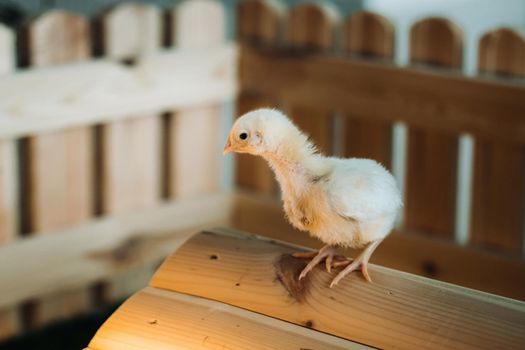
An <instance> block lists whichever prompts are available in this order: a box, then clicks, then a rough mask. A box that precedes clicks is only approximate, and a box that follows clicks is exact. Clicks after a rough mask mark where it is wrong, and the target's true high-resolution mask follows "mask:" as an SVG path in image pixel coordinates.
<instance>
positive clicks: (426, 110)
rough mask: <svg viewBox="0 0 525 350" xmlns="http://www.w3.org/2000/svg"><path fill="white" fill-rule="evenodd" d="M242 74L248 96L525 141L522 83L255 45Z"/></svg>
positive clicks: (247, 50) (243, 58)
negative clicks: (296, 52)
mask: <svg viewBox="0 0 525 350" xmlns="http://www.w3.org/2000/svg"><path fill="white" fill-rule="evenodd" d="M239 69H240V71H239V76H240V78H241V81H240V84H241V86H242V88H243V91H244V92H247V93H250V94H252V93H253V94H264V95H265V96H268V97H269V98H275V99H277V98H282V99H286V100H287V101H289V102H290V103H291V102H294V103H303V104H304V105H305V106H307V107H311V108H323V106H332V107H333V108H334V109H338V108H340V109H347V110H349V109H351V110H352V111H354V112H355V113H356V114H359V115H360V116H362V117H366V118H370V120H372V119H375V120H387V121H394V120H398V121H403V122H406V123H407V124H409V125H411V126H413V127H417V128H424V129H428V130H436V131H442V132H447V133H459V132H465V133H472V134H473V135H475V136H476V137H482V138H486V139H492V140H505V141H507V142H513V143H524V140H525V121H524V120H523V108H524V106H525V102H524V101H525V88H524V85H523V83H520V82H519V81H518V82H512V81H509V80H508V79H506V80H503V79H498V78H492V77H491V78H485V77H483V78H481V77H477V78H470V77H462V76H460V75H458V74H454V73H451V72H450V71H441V70H438V69H436V70H434V71H432V70H430V69H425V70H422V69H419V68H417V67H413V68H399V67H394V66H391V65H386V64H379V63H373V62H365V61H360V60H350V59H347V58H342V57H338V56H335V55H322V56H321V55H300V54H293V53H290V52H289V51H288V50H271V51H270V50H263V49H255V48H253V47H248V46H241V50H240V62H239ZM502 110H504V111H505V114H501V111H502Z"/></svg>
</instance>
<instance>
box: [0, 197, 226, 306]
mask: <svg viewBox="0 0 525 350" xmlns="http://www.w3.org/2000/svg"><path fill="white" fill-rule="evenodd" d="M232 201H233V199H232V196H231V195H229V194H225V193H216V194H213V195H208V196H203V197H200V198H198V199H186V200H183V201H174V202H170V203H169V204H164V205H162V206H156V207H153V208H149V209H145V210H142V211H137V212H131V213H123V214H120V215H115V216H112V217H108V218H103V219H98V220H96V221H93V222H90V223H87V224H83V225H77V226H75V227H74V228H72V229H68V230H64V231H55V232H52V233H50V234H49V235H41V236H35V237H32V238H31V239H25V240H20V241H17V242H15V243H13V244H11V245H10V246H4V247H0V309H5V308H9V307H11V306H13V305H17V304H20V303H22V302H25V301H27V300H34V299H38V298H40V297H46V296H48V295H56V293H57V292H59V291H61V290H75V289H77V288H80V287H83V286H86V285H90V284H93V283H95V282H98V281H102V280H108V279H111V278H113V277H115V276H117V275H119V274H121V273H122V272H123V271H127V270H129V269H134V268H141V267H143V266H151V264H152V263H158V262H160V261H161V260H162V259H164V258H165V257H166V256H167V255H169V254H170V253H171V252H172V251H173V250H174V249H176V248H177V247H178V246H179V245H180V244H181V243H182V242H184V241H185V240H186V238H187V237H189V236H190V235H191V234H193V233H195V232H197V231H198V230H200V229H203V228H206V227H213V226H216V225H223V226H224V225H226V224H227V222H228V220H229V217H230V215H231V208H232V207H233V205H232ZM57 252H59V253H57ZM28 257H31V258H30V259H28ZM13 266H16V267H17V268H16V269H13V268H12V267H13ZM21 276H24V278H21Z"/></svg>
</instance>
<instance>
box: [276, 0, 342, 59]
mask: <svg viewBox="0 0 525 350" xmlns="http://www.w3.org/2000/svg"><path fill="white" fill-rule="evenodd" d="M339 20H340V16H339V14H338V13H337V11H336V10H335V9H334V8H333V7H331V6H328V4H310V3H305V4H300V5H297V6H294V7H292V8H291V9H290V10H289V11H288V13H287V16H286V35H285V36H286V42H287V44H288V45H289V46H291V47H293V48H297V49H305V50H328V49H331V48H333V46H334V44H335V40H334V37H335V28H336V26H337V25H338V23H339Z"/></svg>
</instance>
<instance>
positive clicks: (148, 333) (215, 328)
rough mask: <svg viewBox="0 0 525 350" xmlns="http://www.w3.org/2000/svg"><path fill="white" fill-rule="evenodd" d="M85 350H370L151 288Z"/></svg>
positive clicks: (119, 312) (119, 313) (108, 323)
mask: <svg viewBox="0 0 525 350" xmlns="http://www.w3.org/2000/svg"><path fill="white" fill-rule="evenodd" d="M89 348H92V349H97V350H116V349H130V350H132V349H137V350H138V349H152V350H153V349H181V348H184V349H254V350H257V349H260V350H262V349H283V350H297V349H303V350H306V349H319V350H320V349H325V350H329V349H330V350H331V349H334V350H336V349H341V350H342V349H356V350H357V349H362V350H364V349H370V348H369V347H367V346H363V345H360V344H356V343H354V342H350V341H347V340H344V339H340V338H337V337H334V336H331V335H328V334H323V333H321V332H316V331H314V330H311V329H306V328H303V327H300V326H298V325H294V324H291V323H288V322H284V321H280V320H276V319H274V318H271V317H268V316H264V315H261V314H258V313H255V312H251V311H248V310H244V309H241V308H237V307H234V306H230V305H224V304H221V303H219V302H216V301H212V300H206V299H202V298H197V297H192V296H189V295H184V294H180V293H174V292H169V291H165V290H161V289H156V288H151V287H148V288H145V289H143V290H142V291H140V292H138V293H137V294H135V295H134V296H132V297H131V298H130V299H129V300H127V301H126V302H125V303H124V304H123V305H122V306H121V307H120V308H119V309H118V310H117V311H116V312H115V313H114V314H113V315H112V316H111V317H110V318H109V319H108V320H107V321H106V323H104V325H103V326H102V327H101V328H100V329H99V330H98V332H97V333H96V335H95V337H94V338H93V339H92V340H91V342H90V343H89Z"/></svg>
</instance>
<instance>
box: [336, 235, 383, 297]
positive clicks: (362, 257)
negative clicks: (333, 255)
mask: <svg viewBox="0 0 525 350" xmlns="http://www.w3.org/2000/svg"><path fill="white" fill-rule="evenodd" d="M381 241H382V239H379V240H377V241H373V242H371V243H370V244H369V245H368V246H367V247H366V248H365V250H363V252H362V253H361V254H359V256H358V257H357V258H355V259H354V260H353V261H352V262H341V263H335V264H334V265H335V266H344V265H348V266H347V267H345V268H344V269H343V271H341V272H339V273H338V274H337V276H335V278H334V279H333V281H332V283H330V288H332V287H333V286H335V285H336V284H337V283H339V281H341V280H342V279H343V278H344V277H345V276H346V275H348V274H349V273H351V272H353V271H355V270H357V269H358V268H360V269H361V273H362V274H363V277H364V278H365V279H366V280H367V282H372V279H371V278H370V275H369V274H368V260H370V256H371V255H372V253H373V252H374V250H375V249H376V248H377V246H378V245H379V244H380V243H381Z"/></svg>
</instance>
